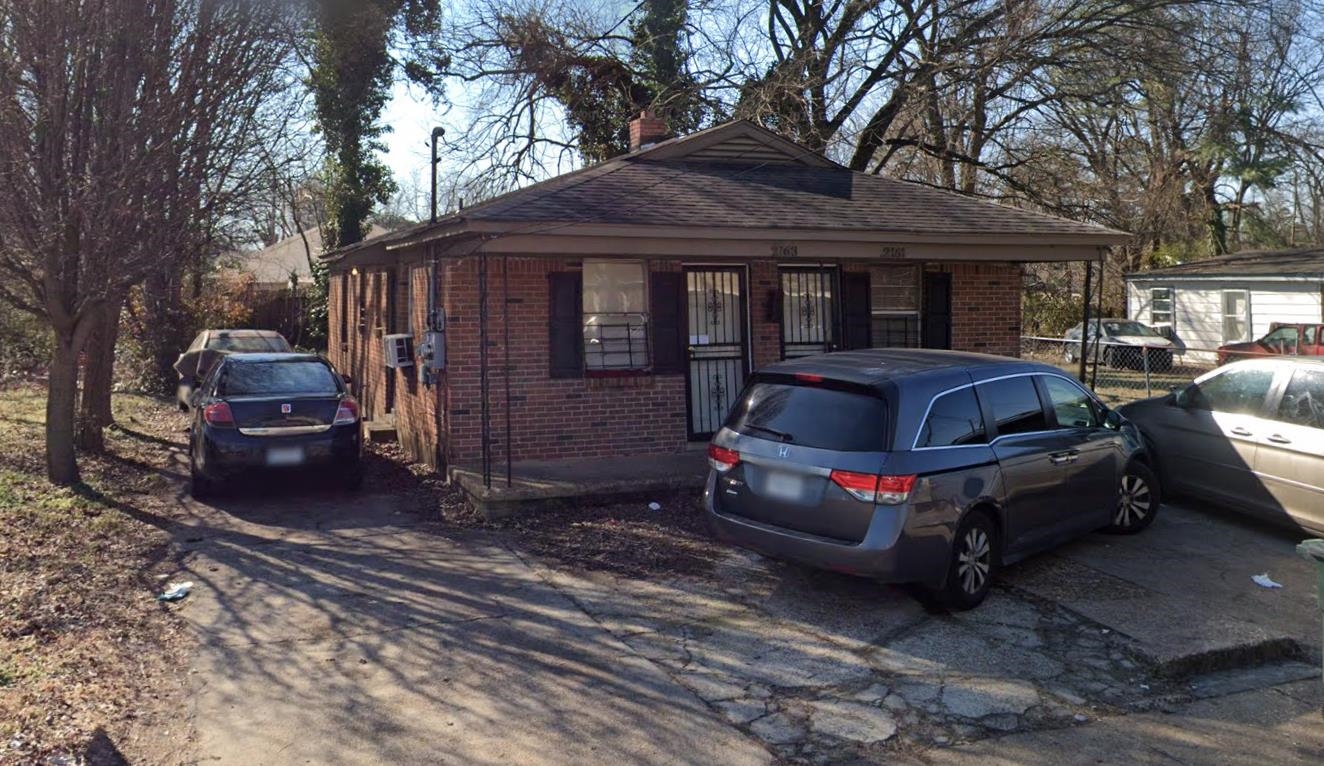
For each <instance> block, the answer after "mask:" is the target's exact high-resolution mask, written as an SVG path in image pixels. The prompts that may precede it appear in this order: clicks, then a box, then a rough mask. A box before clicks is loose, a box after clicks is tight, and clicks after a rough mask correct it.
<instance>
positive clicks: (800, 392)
mask: <svg viewBox="0 0 1324 766" xmlns="http://www.w3.org/2000/svg"><path fill="white" fill-rule="evenodd" d="M886 416H887V403H886V402H884V401H883V400H882V399H881V398H879V397H877V396H875V395H873V394H870V393H863V392H856V391H850V390H844V389H840V388H834V387H825V386H819V385H795V384H790V383H771V382H757V383H753V384H751V385H750V386H749V387H747V388H746V389H745V391H744V393H743V394H742V395H741V397H740V401H739V402H737V403H736V406H735V407H734V408H733V409H732V410H731V416H730V417H729V418H728V419H727V422H726V427H727V428H730V429H731V430H733V431H735V432H737V433H741V434H745V435H747V436H754V437H758V438H760V439H771V440H773V441H784V442H787V443H790V444H801V445H804V446H806V447H817V448H819V449H830V450H837V451H839V452H883V451H885V450H886V449H887V447H886V441H885V439H884V431H885V430H886V423H887V419H886Z"/></svg>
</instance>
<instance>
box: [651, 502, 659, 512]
mask: <svg viewBox="0 0 1324 766" xmlns="http://www.w3.org/2000/svg"><path fill="white" fill-rule="evenodd" d="M648 510H650V511H660V510H662V504H661V503H657V502H653V503H649V504H648Z"/></svg>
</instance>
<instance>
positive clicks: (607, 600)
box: [178, 491, 1324, 766]
mask: <svg viewBox="0 0 1324 766" xmlns="http://www.w3.org/2000/svg"><path fill="white" fill-rule="evenodd" d="M399 502H400V501H399V499H398V498H397V497H394V496H391V495H372V494H368V495H365V496H362V497H354V498H350V497H345V496H341V495H336V494H318V493H312V494H309V493H307V492H303V491H300V492H288V493H280V494H277V495H274V496H272V495H252V496H239V497H235V498H230V499H227V500H225V501H222V502H220V503H218V504H217V505H215V506H206V505H198V504H193V503H191V502H190V503H187V504H186V509H187V511H186V518H185V519H184V520H183V521H182V522H181V525H180V529H179V532H178V539H179V541H180V545H181V546H182V547H183V548H184V549H185V551H186V552H185V556H184V558H183V566H184V569H185V570H186V572H185V573H183V575H182V576H185V577H187V578H188V579H192V580H193V581H194V582H195V583H196V585H197V590H196V591H195V593H194V594H193V595H192V596H190V597H189V599H188V600H187V601H186V602H184V604H183V606H182V608H181V609H180V614H181V616H182V617H184V618H185V619H186V620H187V621H188V622H189V623H190V624H191V625H192V626H193V628H194V629H195V631H196V635H197V638H198V641H199V648H198V650H197V654H196V657H195V660H194V664H193V670H194V675H193V677H194V679H195V683H194V688H195V692H194V695H193V711H192V712H193V722H194V726H195V729H196V733H197V737H196V740H197V741H196V746H197V747H196V750H197V752H196V755H197V760H198V761H199V762H209V763H210V762H218V763H235V764H294V763H327V764H369V763H457V764H458V763H464V764H485V763H492V764H496V763H521V764H542V763H549V764H551V763H558V764H559V763H574V764H598V763H602V764H613V766H614V765H615V764H621V763H630V764H635V763H645V764H653V763H656V764H671V763H693V764H708V763H722V764H744V763H768V762H773V761H784V762H807V763H884V762H886V763H964V762H986V761H987V759H989V758H990V757H993V756H994V755H997V754H999V753H1000V754H1002V755H1001V756H1000V757H1002V758H1003V759H1004V761H1005V762H1008V763H1012V762H1015V763H1032V762H1042V763H1045V764H1047V763H1050V762H1051V763H1054V764H1057V763H1062V762H1064V761H1065V762H1077V761H1076V760H1073V757H1072V755H1071V754H1072V753H1076V754H1077V755H1079V756H1080V758H1079V761H1080V762H1093V761H1094V760H1095V755H1098V754H1105V755H1106V754H1107V753H1122V752H1130V753H1132V754H1133V755H1134V757H1135V759H1136V760H1137V762H1150V761H1149V760H1147V759H1146V757H1144V756H1145V754H1146V753H1148V754H1150V755H1153V753H1154V752H1158V753H1162V754H1163V757H1164V758H1166V760H1162V762H1164V763H1173V762H1176V763H1191V764H1195V763H1208V762H1246V763H1251V762H1255V761H1254V760H1253V757H1254V756H1256V755H1257V754H1264V753H1273V754H1274V758H1273V762H1275V763H1293V762H1300V763H1314V762H1318V760H1317V759H1318V756H1319V755H1320V754H1324V732H1322V731H1321V729H1324V727H1320V726H1319V725H1318V723H1319V712H1318V708H1319V705H1320V702H1321V695H1320V684H1319V680H1318V674H1319V671H1318V664H1317V659H1318V652H1319V635H1318V631H1319V623H1318V614H1319V612H1318V609H1317V607H1316V606H1315V600H1314V590H1313V588H1314V581H1313V575H1312V573H1311V571H1310V569H1309V565H1307V564H1306V563H1305V562H1304V561H1301V560H1299V559H1297V558H1296V557H1295V556H1294V555H1293V554H1292V545H1293V543H1294V542H1295V540H1296V537H1295V536H1293V535H1289V534H1282V533H1278V532H1274V531H1272V530H1266V529H1264V528H1260V527H1256V526H1253V525H1250V524H1246V523H1243V522H1240V521H1237V520H1235V519H1230V518H1226V517H1219V516H1210V515H1206V514H1201V513H1196V512H1194V511H1191V510H1187V509H1182V508H1174V507H1169V508H1167V509H1165V512H1164V513H1163V515H1161V516H1160V518H1159V520H1158V521H1157V522H1156V524H1155V526H1154V527H1153V528H1152V529H1151V530H1149V531H1148V532H1147V533H1146V534H1144V535H1141V536H1138V537H1132V538H1117V537H1107V536H1101V535H1099V536H1091V537H1089V538H1086V539H1084V540H1082V541H1080V542H1078V543H1075V544H1073V545H1071V546H1068V547H1066V548H1064V549H1062V550H1060V551H1058V552H1055V553H1053V554H1049V555H1046V556H1041V557H1038V558H1036V559H1033V560H1031V561H1029V562H1026V563H1025V564H1023V565H1021V566H1018V567H1014V568H1012V569H1011V570H1009V571H1008V572H1007V573H1006V578H1005V582H1004V584H1003V585H1002V586H1000V587H999V588H998V589H997V591H996V592H995V593H994V594H993V595H992V596H991V597H990V599H989V601H988V602H987V603H986V604H985V605H984V606H983V607H981V608H980V609H978V610H975V611H973V612H968V613H964V614H959V615H951V614H945V613H935V612H931V611H929V610H926V609H925V607H924V606H922V605H921V604H920V602H919V601H917V600H916V599H915V598H913V597H912V595H911V594H910V593H908V592H906V591H904V590H902V589H898V588H889V587H882V586H877V585H875V584H872V583H869V582H866V581H862V580H857V579H852V578H848V577H843V576H838V575H833V574H829V573H823V572H815V571H811V570H806V569H803V568H800V567H796V566H790V565H785V564H781V563H777V562H771V561H768V560H766V559H762V558H760V557H757V556H753V555H750V554H746V553H743V552H740V551H735V550H733V551H731V552H730V554H729V555H728V556H727V557H726V558H725V560H724V561H722V562H721V564H720V565H719V566H718V568H717V572H716V574H715V575H712V576H707V575H705V576H690V577H686V576H678V577H672V578H669V579H659V580H651V581H643V580H638V579H627V578H619V577H615V576H611V575H606V574H592V575H586V574H579V573H574V572H568V571H562V570H559V569H553V568H549V567H547V566H544V565H541V564H539V563H537V562H526V561H524V560H523V559H521V558H520V557H519V556H518V555H517V554H515V553H513V552H512V551H510V550H508V549H507V548H506V547H504V546H502V545H500V544H497V543H496V542H494V541H493V540H490V539H477V538H475V539H453V538H451V537H447V536H445V535H443V534H442V530H441V529H440V528H438V527H435V526H433V525H432V524H430V523H429V522H428V521H426V520H425V519H424V518H423V517H422V516H421V515H420V514H418V513H416V512H414V511H411V510H409V509H407V508H402V507H400V505H399ZM1261 572H1268V573H1269V574H1270V575H1271V576H1272V577H1273V578H1274V579H1275V580H1277V581H1278V582H1280V583H1283V584H1284V586H1285V587H1284V588H1282V589H1278V590H1265V589H1262V588H1259V587H1258V586H1256V585H1255V584H1254V583H1252V582H1251V580H1250V577H1251V575H1253V574H1259V573H1261ZM1312 662H1313V663H1315V664H1311V663H1312ZM1266 695H1272V696H1266ZM1202 706H1204V707H1202ZM1233 731H1235V732H1237V733H1238V734H1237V736H1229V735H1228V732H1233ZM1220 732H1221V734H1220ZM1110 748H1111V749H1110ZM1119 748H1121V749H1119ZM1127 748H1129V749H1127ZM1146 748H1151V749H1146ZM1064 753H1065V754H1066V755H1064ZM1012 754H1014V755H1012ZM1091 754H1093V755H1091ZM1087 756H1088V757H1087ZM1008 758H1010V760H1007V759H1008ZM1158 758H1159V756H1155V759H1158ZM1104 759H1105V760H1108V758H1106V757H1105V758H1104ZM1154 762H1159V761H1158V760H1154ZM1261 762H1262V761H1261Z"/></svg>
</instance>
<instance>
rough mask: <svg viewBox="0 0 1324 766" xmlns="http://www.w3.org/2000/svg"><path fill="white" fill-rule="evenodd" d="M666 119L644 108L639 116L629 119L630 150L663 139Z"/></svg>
mask: <svg viewBox="0 0 1324 766" xmlns="http://www.w3.org/2000/svg"><path fill="white" fill-rule="evenodd" d="M667 138H668V136H667V121H666V120H664V119H662V118H661V117H658V116H657V115H656V114H654V113H653V111H652V110H650V109H645V110H644V111H642V112H640V113H639V116H638V117H636V118H634V119H633V120H630V151H632V152H637V151H639V150H640V149H643V148H645V147H648V146H652V145H653V144H656V143H657V142H659V141H665V140H666V139H667Z"/></svg>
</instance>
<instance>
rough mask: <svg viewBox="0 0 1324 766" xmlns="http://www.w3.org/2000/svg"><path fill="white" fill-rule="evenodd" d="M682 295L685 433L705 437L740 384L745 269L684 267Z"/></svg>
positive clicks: (743, 363) (742, 377)
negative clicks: (685, 338)
mask: <svg viewBox="0 0 1324 766" xmlns="http://www.w3.org/2000/svg"><path fill="white" fill-rule="evenodd" d="M685 297H686V316H685V320H686V328H687V329H686V332H687V333H688V335H689V338H688V340H689V345H688V348H689V376H688V379H687V382H688V385H687V389H688V391H687V394H688V397H687V399H688V402H689V436H690V438H691V439H694V440H699V439H708V438H710V437H712V435H713V434H714V433H715V432H716V431H717V429H719V428H721V427H722V422H723V421H724V420H726V414H727V412H729V411H730V409H731V404H732V403H733V402H735V399H736V397H737V396H738V395H739V394H740V390H741V389H742V388H744V386H745V375H746V373H747V372H748V370H747V367H746V360H747V359H748V358H749V355H748V353H747V350H746V346H745V343H746V337H747V334H746V332H745V273H744V271H743V270H742V269H738V268H686V269H685Z"/></svg>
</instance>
